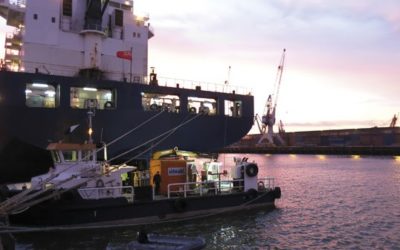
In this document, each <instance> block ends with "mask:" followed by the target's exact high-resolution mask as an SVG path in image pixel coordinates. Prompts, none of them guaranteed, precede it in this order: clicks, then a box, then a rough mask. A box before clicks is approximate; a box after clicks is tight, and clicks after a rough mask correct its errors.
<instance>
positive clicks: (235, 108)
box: [225, 100, 242, 117]
mask: <svg viewBox="0 0 400 250" xmlns="http://www.w3.org/2000/svg"><path fill="white" fill-rule="evenodd" d="M225 115H226V116H231V117H241V116H242V101H231V100H225Z"/></svg>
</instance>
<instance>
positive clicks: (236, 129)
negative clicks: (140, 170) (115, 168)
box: [0, 71, 254, 183]
mask: <svg viewBox="0 0 400 250" xmlns="http://www.w3.org/2000/svg"><path fill="white" fill-rule="evenodd" d="M33 82H46V83H50V84H52V85H53V86H57V87H59V89H60V93H59V99H60V102H59V105H58V106H57V107H56V108H32V107H28V106H27V105H26V104H25V102H26V99H25V98H26V97H25V90H26V84H28V83H33ZM84 86H92V87H97V88H103V89H113V90H114V91H116V96H117V101H116V108H115V109H112V110H96V113H95V116H94V117H93V130H94V133H93V138H94V141H95V142H98V143H100V142H106V143H108V142H110V141H112V140H114V139H115V138H117V137H119V136H121V135H122V134H124V133H126V132H127V131H130V130H132V129H133V128H135V127H137V126H139V125H141V124H142V123H143V122H145V121H146V120H148V119H150V118H151V117H153V116H155V115H157V112H155V111H144V110H143V107H142V100H141V94H142V93H144V92H145V93H146V92H147V93H158V94H165V95H167V94H171V95H178V96H179V97H180V98H181V106H184V105H187V101H186V103H185V100H187V98H188V97H200V98H212V99H215V100H217V113H218V114H217V115H212V116H211V115H201V116H199V117H196V118H194V117H195V115H194V114H190V113H189V112H188V111H187V110H185V109H182V111H181V112H180V113H169V112H164V113H162V114H160V115H159V116H157V117H156V118H155V119H153V120H152V121H151V122H148V123H146V124H145V125H144V126H142V127H140V128H138V129H136V130H135V131H133V132H132V133H130V134H129V135H127V136H125V137H124V138H123V139H122V140H120V141H118V142H117V143H115V144H113V145H111V146H110V147H109V148H108V153H109V158H112V157H114V156H116V155H118V154H120V153H122V152H125V151H127V150H130V149H132V148H135V147H137V146H140V145H142V147H140V148H138V149H137V150H136V151H132V152H131V153H130V154H128V155H125V156H124V157H123V158H122V159H120V160H126V159H130V158H131V157H132V156H135V154H136V153H137V152H141V151H143V150H144V149H146V148H151V151H150V152H152V151H156V150H160V149H167V148H173V147H178V148H180V149H184V150H191V151H198V152H208V151H211V150H215V149H219V148H222V147H224V146H226V145H229V144H231V143H233V142H236V141H238V140H239V139H240V138H242V137H243V136H244V135H245V134H247V133H248V131H249V130H250V129H251V127H252V125H253V114H254V110H253V104H254V100H253V96H251V95H237V94H235V93H230V94H227V93H216V92H209V91H199V90H190V89H182V88H171V87H161V86H150V85H147V84H130V83H125V82H114V81H94V80H87V79H83V78H76V77H60V76H52V75H42V74H28V73H15V72H5V71H1V72H0V183H3V182H15V181H27V180H29V178H30V177H31V176H33V175H37V174H40V173H41V172H43V171H47V170H48V168H49V166H50V162H51V161H50V159H44V160H43V157H42V158H41V159H42V160H40V161H38V160H36V161H35V162H39V163H40V164H35V162H30V161H31V159H29V157H32V153H31V152H32V150H34V151H35V150H39V149H45V147H46V146H47V144H48V143H49V141H53V142H55V141H60V140H76V141H78V142H82V141H83V140H85V139H87V128H88V124H87V120H88V115H87V112H88V110H85V109H73V108H71V106H70V98H71V97H70V88H71V87H84ZM182 100H183V101H182ZM225 100H240V101H241V102H242V112H241V116H240V117H229V116H226V115H224V110H225V107H224V105H225ZM192 118H194V119H193V120H192V121H190V122H189V123H187V124H185V125H184V126H181V127H180V128H179V129H177V130H176V131H174V132H173V133H168V134H167V135H168V136H167V137H160V138H159V139H157V140H155V141H153V142H151V143H147V144H146V142H148V141H149V140H151V139H153V138H155V137H157V136H159V135H161V134H163V133H165V132H166V131H170V130H171V129H173V128H176V127H177V126H180V125H181V124H182V123H184V122H185V121H188V120H190V119H192ZM76 124H79V125H80V126H79V128H78V129H77V130H76V131H74V132H73V134H71V135H68V136H67V135H65V131H66V130H67V129H68V128H69V127H70V126H73V125H76ZM10 152H13V154H10ZM42 153H43V154H46V153H44V152H42ZM27 156H29V157H27ZM142 157H143V156H142ZM29 162H30V163H29ZM27 163H29V164H28V165H29V166H26V165H27ZM14 170H15V171H14ZM36 170H37V171H36ZM28 172H30V173H29V174H28Z"/></svg>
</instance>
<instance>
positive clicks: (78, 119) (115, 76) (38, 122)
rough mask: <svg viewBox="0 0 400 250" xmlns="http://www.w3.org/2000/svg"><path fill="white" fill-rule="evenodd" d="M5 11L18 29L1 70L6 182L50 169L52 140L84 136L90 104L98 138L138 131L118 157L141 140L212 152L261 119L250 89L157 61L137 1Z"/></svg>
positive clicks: (8, 4)
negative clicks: (159, 66) (185, 76)
mask: <svg viewBox="0 0 400 250" xmlns="http://www.w3.org/2000/svg"><path fill="white" fill-rule="evenodd" d="M0 15H1V16H2V17H4V18H5V19H6V20H7V25H9V26H11V27H15V30H14V32H12V33H10V34H7V35H6V39H5V59H4V60H3V61H2V64H1V71H0V135H1V136H0V183H12V182H18V181H29V180H30V178H31V177H32V176H35V175H39V174H42V173H45V172H47V171H48V169H49V167H51V164H52V161H51V157H50V155H49V154H48V153H47V151H46V150H45V149H46V146H47V144H48V143H49V142H58V141H60V140H63V141H69V142H81V141H82V138H83V137H84V136H85V134H86V133H87V130H86V128H87V127H88V124H87V123H88V121H87V119H86V116H87V112H88V110H92V111H93V116H95V117H96V120H95V122H93V124H91V127H92V131H91V133H92V135H93V139H94V143H97V144H99V143H101V144H107V143H109V142H110V141H112V140H114V139H115V138H117V137H118V136H120V135H121V134H124V133H125V132H128V131H130V130H132V129H134V130H135V131H134V132H133V133H130V134H129V135H127V136H125V138H124V139H123V140H120V141H119V142H118V143H115V144H113V145H112V146H109V147H108V155H109V156H110V157H111V158H112V157H113V156H116V155H118V154H119V153H120V152H125V151H126V150H129V149H134V148H135V149H137V151H135V150H132V151H131V155H133V154H136V152H138V151H142V150H143V149H148V148H152V150H161V149H165V148H174V147H178V148H182V149H185V150H190V151H200V152H210V151H213V150H216V149H220V148H223V147H225V146H226V145H229V144H231V143H233V142H236V141H238V140H239V139H240V138H242V137H243V136H244V135H246V134H247V133H248V131H249V130H250V129H251V127H252V125H253V116H254V110H253V106H254V98H253V96H252V95H251V92H250V91H249V89H246V88H240V87H236V86H232V85H230V84H224V83H222V84H211V83H202V82H199V81H189V80H181V79H171V78H162V77H160V76H158V75H157V73H156V71H155V70H154V69H151V70H149V69H148V41H149V39H150V38H151V37H153V36H154V29H153V27H152V26H150V23H149V18H148V17H147V16H145V17H141V16H138V15H136V14H134V12H133V1H130V0H128V1H126V0H87V1H81V0H40V1H34V0H26V1H24V0H18V1H7V0H0ZM171 59H172V58H171ZM171 62H173V60H171ZM131 155H129V154H127V155H125V159H129V158H130V157H131ZM146 157H147V158H149V155H144V156H143V158H146ZM32 159H33V160H32Z"/></svg>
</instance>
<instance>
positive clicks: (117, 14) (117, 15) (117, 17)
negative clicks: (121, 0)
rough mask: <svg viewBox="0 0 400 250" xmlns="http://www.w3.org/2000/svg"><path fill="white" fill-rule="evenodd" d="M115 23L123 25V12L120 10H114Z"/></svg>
mask: <svg viewBox="0 0 400 250" xmlns="http://www.w3.org/2000/svg"><path fill="white" fill-rule="evenodd" d="M115 25H116V26H120V27H122V26H124V12H123V11H122V10H117V9H116V10H115Z"/></svg>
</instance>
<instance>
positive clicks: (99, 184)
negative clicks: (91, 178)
mask: <svg viewBox="0 0 400 250" xmlns="http://www.w3.org/2000/svg"><path fill="white" fill-rule="evenodd" d="M96 187H98V188H102V187H104V181H103V180H102V179H98V180H97V181H96Z"/></svg>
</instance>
